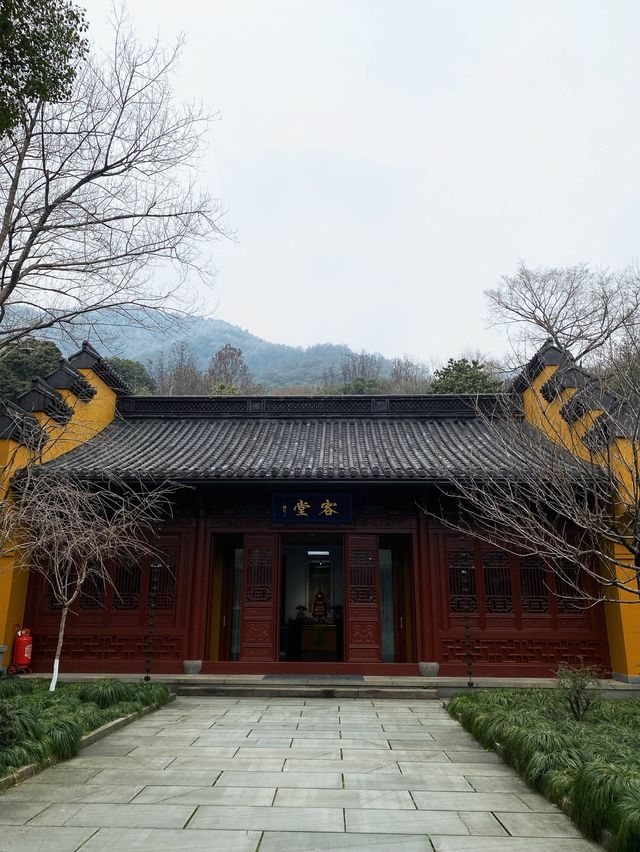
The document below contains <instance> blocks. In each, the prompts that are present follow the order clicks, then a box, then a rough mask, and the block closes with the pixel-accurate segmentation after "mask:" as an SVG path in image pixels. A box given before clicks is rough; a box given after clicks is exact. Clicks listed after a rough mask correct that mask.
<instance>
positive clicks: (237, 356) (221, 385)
mask: <svg viewBox="0 0 640 852" xmlns="http://www.w3.org/2000/svg"><path fill="white" fill-rule="evenodd" d="M207 386H208V389H209V393H211V394H213V395H214V396H215V395H220V394H234V393H250V392H251V390H252V388H253V378H252V376H251V371H250V370H249V368H248V367H247V365H246V363H245V360H244V356H243V354H242V349H238V347H237V346H232V345H231V344H230V343H227V344H226V345H225V346H223V347H222V349H218V351H217V352H215V353H214V354H213V356H212V357H211V361H210V362H209V369H208V370H207Z"/></svg>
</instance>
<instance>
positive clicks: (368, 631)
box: [345, 535, 381, 663]
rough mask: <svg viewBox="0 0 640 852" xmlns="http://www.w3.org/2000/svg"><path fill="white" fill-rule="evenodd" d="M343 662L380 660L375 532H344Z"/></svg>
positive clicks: (378, 591)
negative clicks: (345, 583) (345, 614)
mask: <svg viewBox="0 0 640 852" xmlns="http://www.w3.org/2000/svg"><path fill="white" fill-rule="evenodd" d="M346 544H347V547H346V554H347V558H346V565H347V589H346V592H347V595H346V603H347V617H346V624H345V627H346V641H345V646H346V660H347V662H350V663H354V662H369V663H375V662H378V661H379V660H380V655H381V646H380V570H379V565H378V536H376V535H347V536H346Z"/></svg>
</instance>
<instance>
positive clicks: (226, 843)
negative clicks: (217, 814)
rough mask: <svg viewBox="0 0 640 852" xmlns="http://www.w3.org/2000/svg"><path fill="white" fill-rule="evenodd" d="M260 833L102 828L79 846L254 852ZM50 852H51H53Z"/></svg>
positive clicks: (85, 851)
mask: <svg viewBox="0 0 640 852" xmlns="http://www.w3.org/2000/svg"><path fill="white" fill-rule="evenodd" d="M260 837H261V834H260V832H259V831H216V830H209V831H207V830H200V831H181V830H178V829H156V828H142V829H141V828H135V829H129V828H101V829H100V830H99V831H97V832H96V833H95V834H94V835H93V837H92V838H91V840H90V841H89V842H88V843H86V844H85V845H84V846H83V847H82V852H113V850H114V849H126V850H127V852H175V850H177V849H179V850H180V852H184V850H187V852H190V850H207V852H212V850H220V852H255V850H256V849H257V848H258V844H259V843H260ZM52 852H53V851H52Z"/></svg>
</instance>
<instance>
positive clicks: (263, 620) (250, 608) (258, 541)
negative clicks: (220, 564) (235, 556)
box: [240, 535, 278, 661]
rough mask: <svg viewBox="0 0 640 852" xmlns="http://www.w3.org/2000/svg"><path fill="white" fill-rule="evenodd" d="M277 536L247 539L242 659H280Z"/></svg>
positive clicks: (245, 543)
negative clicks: (278, 652) (277, 652)
mask: <svg viewBox="0 0 640 852" xmlns="http://www.w3.org/2000/svg"><path fill="white" fill-rule="evenodd" d="M276 544H277V540H276V536H275V535H246V536H245V537H244V570H243V572H242V614H241V617H240V659H241V660H243V661H245V660H263V661H272V660H275V659H276V637H277V615H278V613H277V600H278V595H277V589H276V586H277V582H276V581H277V575H276V564H277V562H276Z"/></svg>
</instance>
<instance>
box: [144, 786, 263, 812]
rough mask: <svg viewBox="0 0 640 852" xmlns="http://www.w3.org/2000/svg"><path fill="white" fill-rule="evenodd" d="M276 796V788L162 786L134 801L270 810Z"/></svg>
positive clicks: (151, 789) (147, 791)
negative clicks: (247, 803)
mask: <svg viewBox="0 0 640 852" xmlns="http://www.w3.org/2000/svg"><path fill="white" fill-rule="evenodd" d="M275 795H276V788H275V787H259V788H255V787H251V788H248V787H218V786H215V787H184V786H178V787H172V786H170V785H168V784H160V785H158V786H153V787H151V786H150V787H145V788H144V790H142V792H141V793H140V794H139V795H138V796H136V798H135V799H133V800H132V803H133V804H134V805H139V804H143V805H144V804H148V805H156V804H161V803H166V804H169V805H231V806H235V805H242V804H243V803H244V802H251V804H252V805H253V806H255V807H263V808H270V807H271V805H272V804H273V799H274V796H275Z"/></svg>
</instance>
